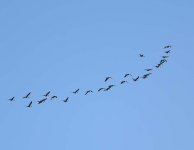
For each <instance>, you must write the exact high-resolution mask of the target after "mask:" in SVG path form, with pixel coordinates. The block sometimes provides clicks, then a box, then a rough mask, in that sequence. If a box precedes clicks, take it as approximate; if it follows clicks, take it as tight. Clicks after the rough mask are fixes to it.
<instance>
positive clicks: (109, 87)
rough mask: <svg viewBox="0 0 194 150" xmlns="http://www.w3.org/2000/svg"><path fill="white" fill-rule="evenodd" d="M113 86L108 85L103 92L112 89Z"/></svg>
mask: <svg viewBox="0 0 194 150" xmlns="http://www.w3.org/2000/svg"><path fill="white" fill-rule="evenodd" d="M114 86H115V85H109V86H108V88H106V89H105V90H104V91H109V90H110V89H111V88H112V87H114Z"/></svg>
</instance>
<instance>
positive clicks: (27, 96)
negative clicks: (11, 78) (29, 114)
mask: <svg viewBox="0 0 194 150" xmlns="http://www.w3.org/2000/svg"><path fill="white" fill-rule="evenodd" d="M30 94H31V92H30V93H28V94H27V95H26V96H24V97H23V98H29V96H30Z"/></svg>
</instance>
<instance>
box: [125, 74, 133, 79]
mask: <svg viewBox="0 0 194 150" xmlns="http://www.w3.org/2000/svg"><path fill="white" fill-rule="evenodd" d="M128 76H132V75H131V74H128V73H127V74H125V76H124V78H126V77H128Z"/></svg>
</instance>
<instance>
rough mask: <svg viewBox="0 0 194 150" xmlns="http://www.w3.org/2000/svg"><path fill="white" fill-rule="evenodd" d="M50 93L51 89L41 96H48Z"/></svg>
mask: <svg viewBox="0 0 194 150" xmlns="http://www.w3.org/2000/svg"><path fill="white" fill-rule="evenodd" d="M50 93H51V91H49V92H47V93H46V94H45V95H43V96H45V97H48V96H49V94H50Z"/></svg>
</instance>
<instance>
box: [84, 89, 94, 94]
mask: <svg viewBox="0 0 194 150" xmlns="http://www.w3.org/2000/svg"><path fill="white" fill-rule="evenodd" d="M89 93H93V91H91V90H89V91H87V92H86V94H85V95H87V94H89Z"/></svg>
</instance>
